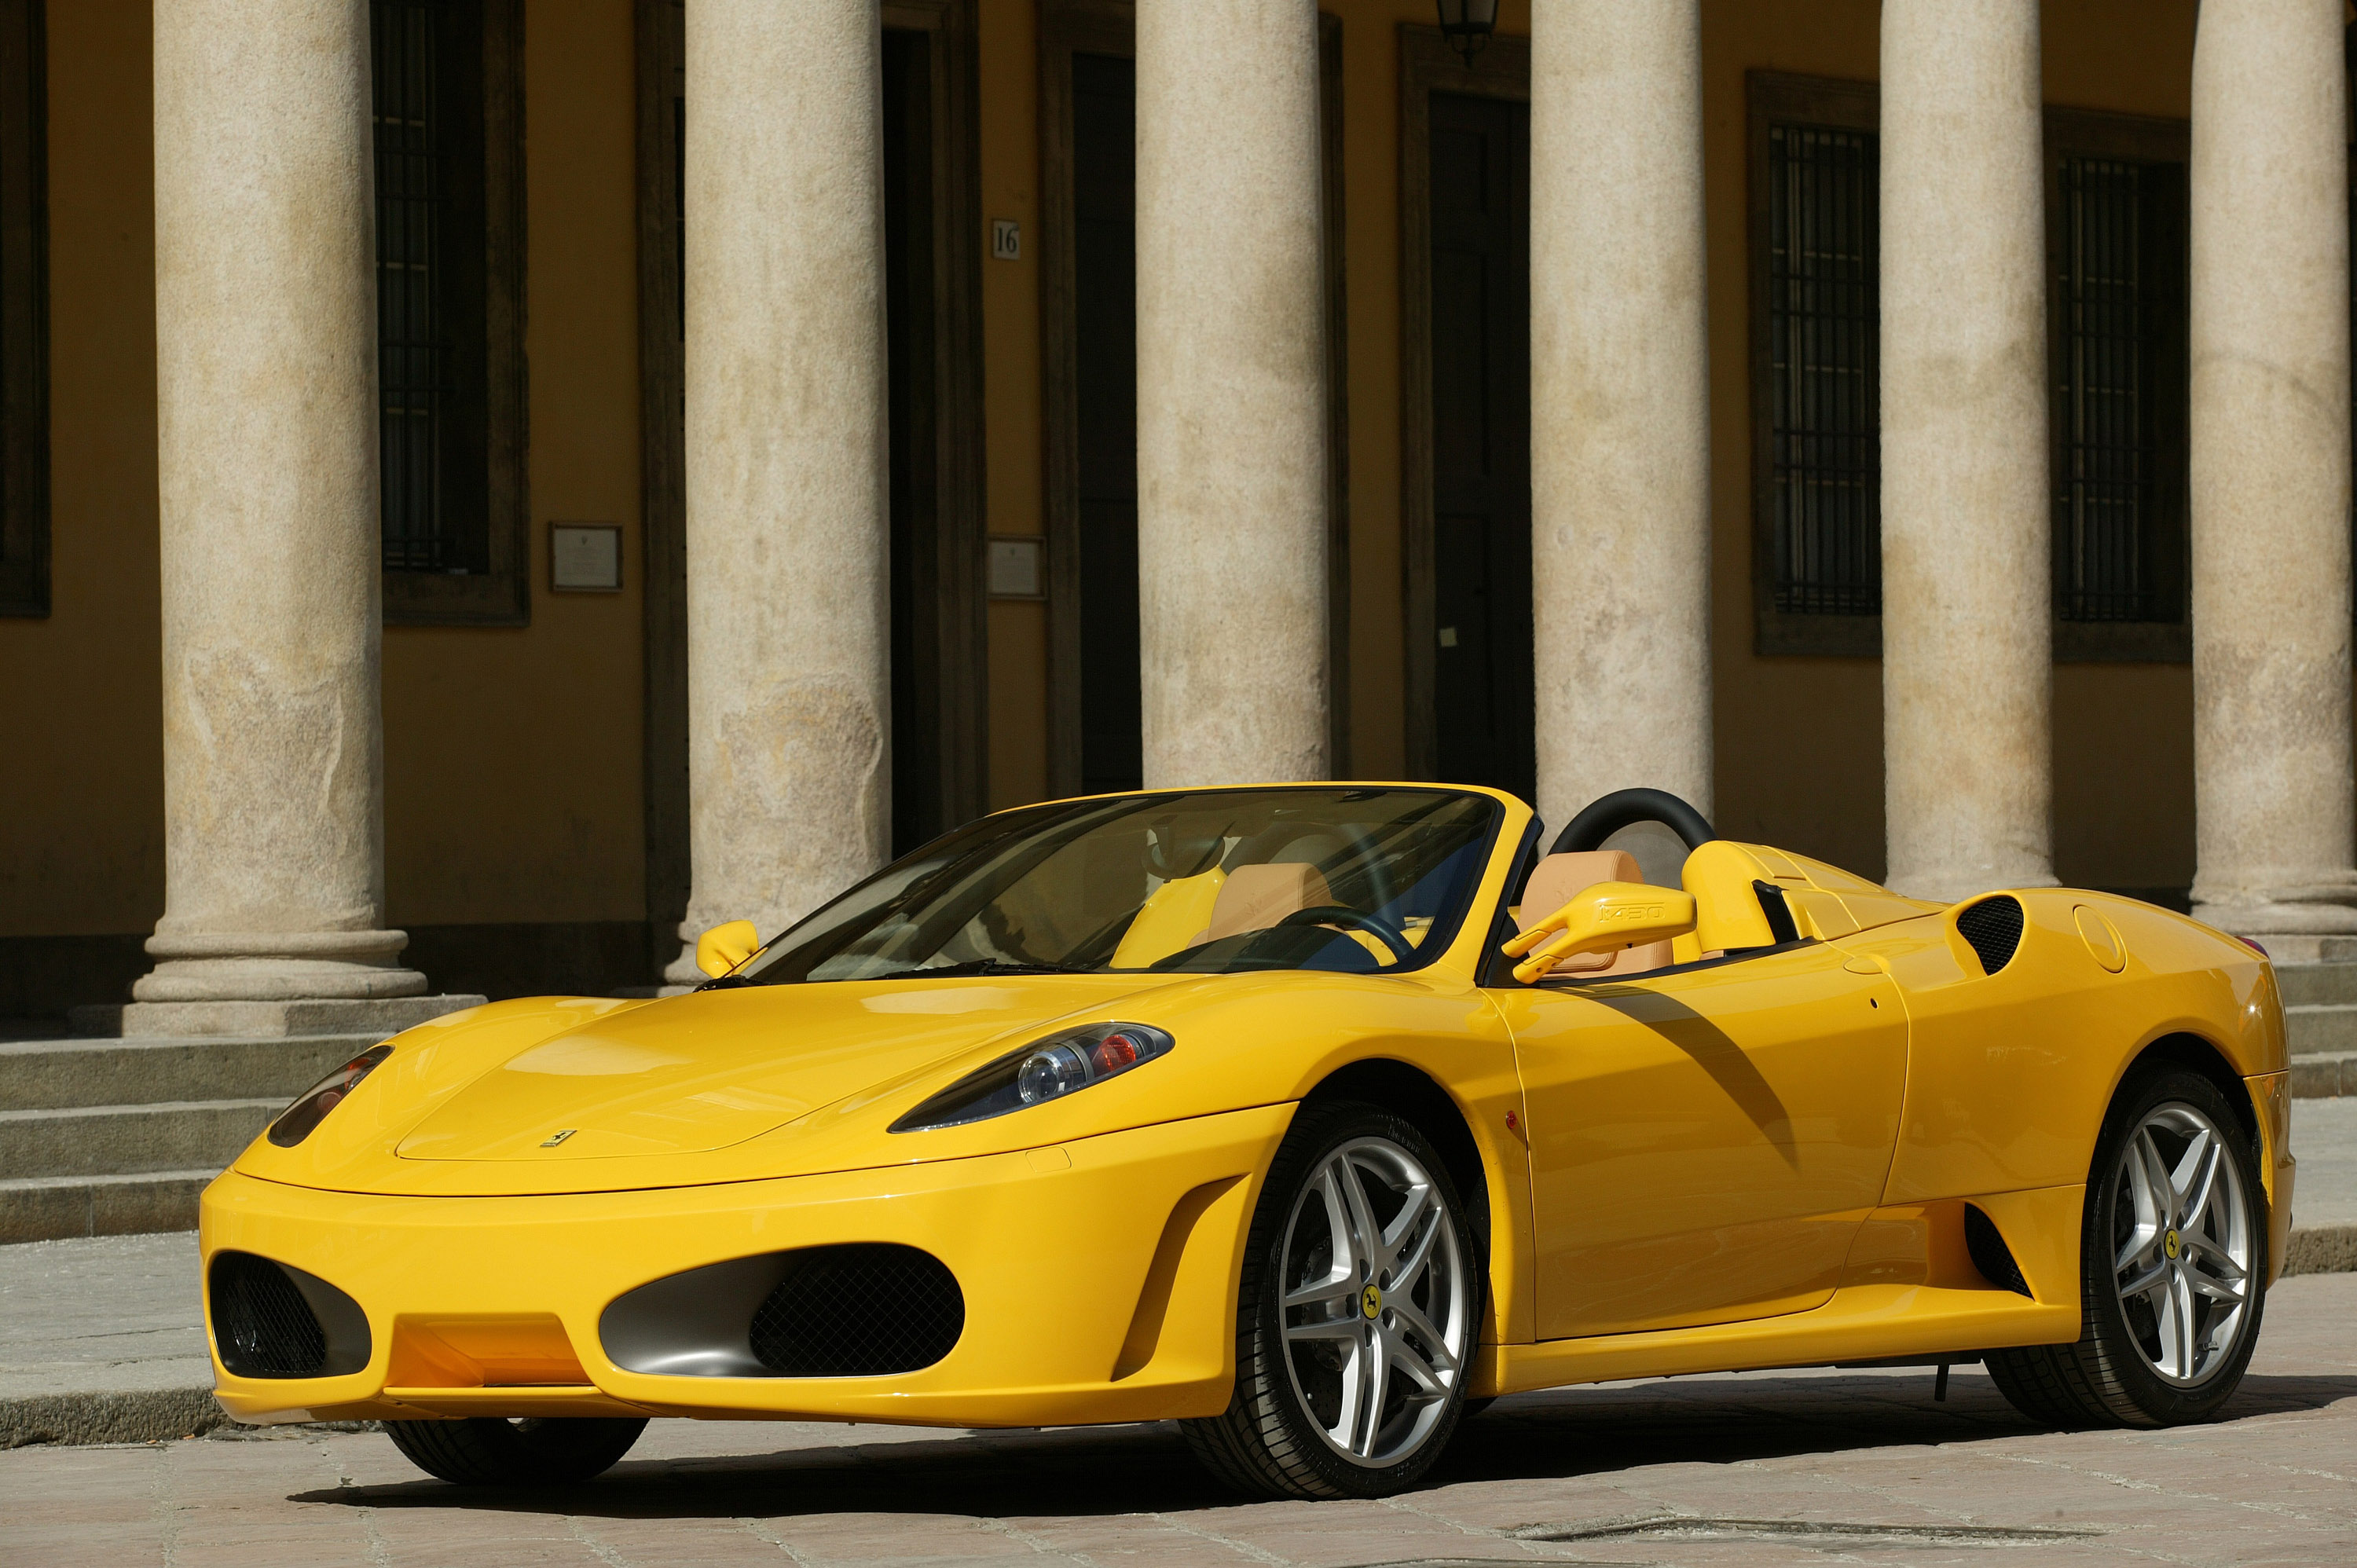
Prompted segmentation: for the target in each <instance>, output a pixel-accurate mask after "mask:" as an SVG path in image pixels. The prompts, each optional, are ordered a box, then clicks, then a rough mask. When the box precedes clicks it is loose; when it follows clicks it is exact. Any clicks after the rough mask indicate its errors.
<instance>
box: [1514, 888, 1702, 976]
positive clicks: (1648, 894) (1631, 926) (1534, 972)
mask: <svg viewBox="0 0 2357 1568" xmlns="http://www.w3.org/2000/svg"><path fill="white" fill-rule="evenodd" d="M1693 929H1695V901H1694V895H1693V894H1691V893H1681V892H1679V891H1678V890H1677V889H1675V888H1674V887H1649V886H1646V885H1645V884H1643V883H1641V882H1598V883H1597V884H1596V885H1595V886H1592V887H1588V888H1586V889H1584V890H1583V891H1581V892H1580V893H1579V895H1578V896H1577V897H1574V898H1573V899H1572V900H1571V902H1570V903H1568V904H1566V905H1565V906H1564V907H1563V908H1560V909H1557V910H1556V911H1555V913H1554V914H1552V915H1549V916H1548V917H1547V918H1545V919H1544V920H1541V921H1540V922H1539V923H1538V924H1537V925H1535V926H1533V927H1532V928H1531V929H1529V930H1527V931H1524V932H1523V934H1522V935H1520V936H1518V937H1516V938H1514V940H1512V941H1510V942H1508V943H1507V944H1506V945H1505V948H1504V952H1505V954H1506V956H1507V957H1508V958H1519V959H1522V962H1520V963H1518V964H1516V965H1514V978H1515V979H1516V980H1519V981H1521V982H1522V983H1523V984H1525V985H1528V984H1530V983H1532V982H1534V981H1536V980H1540V979H1543V978H1544V977H1545V975H1546V973H1547V972H1548V971H1550V970H1552V969H1553V968H1555V965H1556V964H1559V963H1561V962H1562V961H1564V960H1566V959H1567V958H1570V957H1572V956H1573V955H1575V954H1577V953H1587V952H1617V951H1619V950H1620V949H1622V948H1632V947H1635V946H1637V945H1638V944H1639V943H1640V942H1661V941H1667V940H1670V939H1671V938H1672V937H1682V936H1684V935H1685V934H1686V933H1687V932H1688V931H1691V930H1693ZM1550 938H1552V939H1553V940H1549V939H1550ZM1541 943H1544V944H1545V945H1544V946H1541V945H1540V944H1541ZM1534 949H1536V951H1533V950H1534ZM1526 953H1527V954H1529V956H1528V957H1526V958H1525V957H1523V955H1524V954H1526Z"/></svg>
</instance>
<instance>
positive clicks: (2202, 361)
mask: <svg viewBox="0 0 2357 1568" xmlns="http://www.w3.org/2000/svg"><path fill="white" fill-rule="evenodd" d="M2345 92H2346V87H2345V85H2344V81H2343V78H2342V76H2341V5H2340V3H2339V0H2207V3H2206V4H2204V5H2202V7H2201V29H2200V32H2199V33H2198V35H2197V36H2196V39H2195V43H2194V48H2193V163H2192V168H2191V171H2190V180H2191V198H2192V251H2193V255H2192V300H2191V306H2192V338H2193V341H2192V359H2193V386H2192V405H2191V410H2190V413H2191V433H2190V434H2191V467H2192V476H2191V477H2192V496H2191V499H2192V510H2193V715H2194V716H2193V762H2194V808H2195V821H2196V827H2195V835H2194V836H2195V850H2196V857H2197V863H2198V869H2197V870H2196V873H2195V875H2194V879H2193V912H2194V914H2195V915H2196V916H2197V917H2198V918H2201V919H2204V920H2208V921H2211V922H2212V923H2213V924H2216V925H2220V926H2223V927H2225V928H2226V929H2229V930H2233V931H2238V932H2243V933H2245V934H2248V935H2253V936H2256V937H2259V938H2260V939H2261V940H2263V941H2264V942H2265V943H2266V946H2267V948H2268V950H2270V951H2271V952H2274V953H2275V954H2276V957H2278V958H2293V959H2316V958H2321V957H2328V956H2330V957H2347V956H2352V953H2357V940H2353V939H2357V907H2352V906H2357V871H2352V795H2351V779H2350V765H2351V757H2350V653H2349V637H2350V585H2349V569H2350V568H2349V231H2348V185H2347V159H2348V149H2347V145H2346V144H2345V142H2344V140H2343V137H2344V135H2345V134H2346V131H2345V124H2346V122H2345V118H2344V116H2345V114H2346V108H2345V106H2344V104H2343V102H2342V100H2343V97H2344V94H2345Z"/></svg>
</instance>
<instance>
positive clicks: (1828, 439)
mask: <svg viewBox="0 0 2357 1568" xmlns="http://www.w3.org/2000/svg"><path fill="white" fill-rule="evenodd" d="M1768 168H1769V185H1770V195H1769V249H1768V318H1769V335H1770V367H1771V374H1770V381H1771V384H1772V387H1773V392H1772V399H1773V409H1772V424H1771V430H1772V435H1771V443H1772V446H1771V453H1770V480H1769V482H1770V486H1771V487H1772V489H1773V494H1774V501H1775V551H1776V557H1775V558H1776V573H1775V594H1776V607H1777V608H1778V609H1779V610H1783V611H1798V612H1803V613H1807V614H1814V615H1857V616H1864V615H1877V614H1879V613H1880V611H1881V608H1882V542H1881V534H1882V530H1881V509H1882V497H1881V491H1882V483H1881V448H1880V439H1879V434H1878V428H1877V422H1878V419H1879V416H1880V411H1879V393H1878V384H1877V382H1878V376H1879V373H1880V370H1879V362H1878V350H1879V341H1878V319H1877V313H1878V308H1879V300H1878V293H1877V287H1876V276H1875V269H1876V266H1877V261H1878V257H1877V250H1878V247H1877V243H1876V235H1877V228H1878V216H1879V213H1878V208H1879V199H1878V190H1877V180H1878V156H1877V145H1876V140H1875V137H1874V136H1873V135H1872V134H1869V133H1865V132H1858V131H1838V130H1827V129H1821V128H1816V127H1812V126H1802V125H1775V126H1771V127H1770V129H1769V141H1768Z"/></svg>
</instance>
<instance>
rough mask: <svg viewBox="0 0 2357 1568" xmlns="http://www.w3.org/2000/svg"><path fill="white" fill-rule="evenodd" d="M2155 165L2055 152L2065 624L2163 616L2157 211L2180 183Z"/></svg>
mask: <svg viewBox="0 0 2357 1568" xmlns="http://www.w3.org/2000/svg"><path fill="white" fill-rule="evenodd" d="M2175 172H2176V171H2175V170H2174V169H2172V168H2169V167H2167V166H2159V165H2147V164H2135V163H2123V162H2115V161H2111V160H2107V159H2101V158H2067V159H2064V160H2063V162H2062V166H2061V198H2062V200H2061V207H2062V211H2061V219H2062V223H2063V229H2064V232H2063V234H2062V236H2061V269H2062V275H2061V278H2059V279H2058V280H2057V284H2058V287H2057V291H2056V292H2057V294H2058V295H2059V296H2060V297H2059V300H2058V303H2059V305H2060V306H2061V311H2062V313H2063V315H2062V321H2061V343H2060V345H2059V348H2060V349H2061V353H2060V354H2059V356H2058V360H2059V362H2058V364H2057V365H2056V371H2057V377H2056V386H2055V398H2056V403H2057V415H2058V423H2059V424H2060V431H2059V435H2060V439H2059V440H2058V442H2057V449H2056V453H2055V457H2056V469H2057V471H2056V474H2055V495H2054V533H2055V582H2054V593H2055V601H2056V603H2055V608H2056V611H2057V613H2058V614H2060V615H2061V617H2062V618H2063V619H2065V620H2074V621H2152V620H2167V619H2171V618H2173V614H2172V607H2171V606H2170V605H2169V604H2168V603H2167V602H2166V600H2167V599H2168V598H2169V593H2168V582H2169V577H2170V575H2171V574H2170V573H2169V569H2168V566H2169V564H2168V562H2167V561H2166V560H2165V559H2163V552H2164V550H2165V549H2166V548H2167V545H2166V544H2165V543H2164V541H2165V540H2167V539H2168V538H2169V534H2170V531H2169V530H2168V529H2167V528H2166V526H2165V524H2166V521H2167V516H2168V510H2169V508H2170V506H2171V505H2172V504H2173V501H2174V499H2175V495H2176V493H2177V492H2178V491H2179V490H2180V489H2181V479H2180V478H2179V476H2178V475H2177V474H2176V473H2175V472H2174V468H2175V466H2176V464H2175V463H2174V462H2173V461H2172V457H2173V456H2179V454H2181V446H2180V447H2179V453H2172V446H2173V445H2177V444H2172V443H2171V442H2169V439H2168V435H2169V432H2168V421H2167V417H2166V415H2167V411H2166V409H2165V408H2164V407H2163V406H2162V404H2163V402H2164V385H2165V382H2166V380H2167V366H2166V365H2165V363H2164V362H2163V361H2165V360H2167V359H2168V358H2169V357H2170V356H2169V353H2168V346H2169V338H2168V334H2169V333H2170V332H2172V331H2181V330H2182V325H2183V315H2184V309H2183V301H2182V297H2181V294H2180V292H2179V290H2178V289H2177V288H2175V287H2173V286H2172V283H2173V275H2172V274H2173V273H2174V271H2175V269H2174V268H2173V267H2172V266H2170V265H2169V262H2170V260H2171V259H2172V258H2171V254H2170V250H2169V246H2170V234H2169V231H2170V230H2171V229H2172V228H2173V227H2174V225H2171V224H2170V223H2169V221H2168V220H2169V213H2168V212H2167V211H2166V210H2165V208H2166V205H2167V203H2168V202H2169V199H2170V197H2171V195H2172V194H2173V193H2174V190H2181V188H2182V186H2181V184H2177V183H2175V182H2172V181H2170V180H2169V178H2168V176H2169V175H2170V174H2173V173H2175Z"/></svg>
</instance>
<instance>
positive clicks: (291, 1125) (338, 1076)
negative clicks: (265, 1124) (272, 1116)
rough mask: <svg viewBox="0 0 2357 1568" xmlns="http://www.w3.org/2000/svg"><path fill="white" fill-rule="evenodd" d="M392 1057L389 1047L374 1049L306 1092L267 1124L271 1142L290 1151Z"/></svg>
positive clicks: (351, 1061)
mask: <svg viewBox="0 0 2357 1568" xmlns="http://www.w3.org/2000/svg"><path fill="white" fill-rule="evenodd" d="M391 1055H393V1047H391V1046H377V1047H372V1048H371V1049H369V1050H365V1051H362V1052H361V1054H360V1055H358V1056H356V1057H354V1058H352V1059H351V1060H350V1061H348V1062H346V1063H345V1064H344V1065H343V1066H341V1067H339V1068H338V1069H336V1070H335V1071H333V1072H331V1073H329V1074H328V1076H327V1077H325V1078H323V1079H320V1080H319V1081H318V1082H317V1083H315V1084H313V1085H312V1086H311V1087H310V1088H308V1089H307V1090H304V1091H303V1093H302V1095H301V1096H300V1097H299V1098H298V1099H296V1101H295V1103H294V1104H292V1105H290V1106H288V1107H287V1108H286V1109H285V1110H284V1111H282V1112H279V1113H278V1120H277V1121H275V1122H272V1123H271V1124H270V1141H271V1142H272V1143H274V1144H277V1145H278V1146H279V1147H280V1148H282V1149H291V1148H293V1147H294V1146H295V1145H296V1144H299V1143H301V1142H302V1141H303V1140H304V1139H306V1138H307V1137H309V1136H310V1135H311V1129H312V1128H314V1127H317V1125H318V1124H319V1122H320V1121H321V1119H322V1118H324V1117H325V1116H326V1115H327V1114H328V1112H330V1111H333V1110H334V1109H335V1108H336V1107H337V1106H339V1105H341V1104H342V1103H343V1102H344V1097H345V1096H346V1095H348V1094H350V1093H351V1091H352V1090H355V1089H357V1088H359V1087H360V1081H361V1079H364V1078H366V1077H367V1076H368V1075H369V1074H371V1073H372V1072H374V1071H375V1070H376V1069H377V1064H378V1063H379V1062H382V1060H384V1058H387V1057H389V1056H391Z"/></svg>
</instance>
